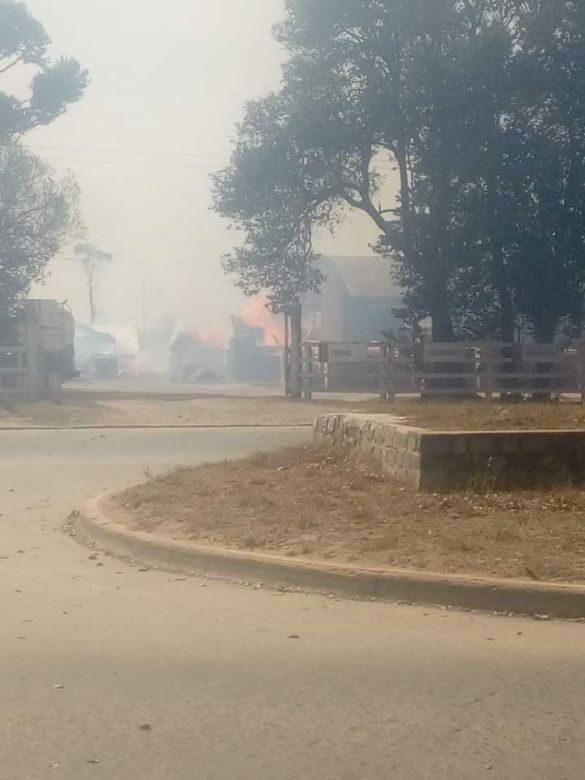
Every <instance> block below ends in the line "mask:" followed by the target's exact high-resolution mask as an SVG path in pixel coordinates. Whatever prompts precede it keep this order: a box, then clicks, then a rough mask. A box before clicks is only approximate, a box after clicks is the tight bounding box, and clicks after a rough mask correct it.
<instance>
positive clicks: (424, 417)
mask: <svg viewBox="0 0 585 780" xmlns="http://www.w3.org/2000/svg"><path fill="white" fill-rule="evenodd" d="M361 410H362V411H364V412H368V413H373V414H391V415H395V416H397V417H399V418H401V419H402V420H404V422H405V423H406V424H409V425H415V426H418V427H421V428H429V429H431V430H436V431H501V430H513V431H518V430H520V431H522V430H526V431H530V430H574V429H577V430H585V406H583V405H582V404H581V403H577V402H570V401H563V402H560V403H548V404H546V403H536V402H530V401H526V402H522V403H517V404H514V403H507V404H500V403H497V402H496V403H488V402H487V401H482V400H477V401H465V402H457V401H443V402H437V401H435V402H431V401H419V402H416V401H400V400H399V401H398V402H397V403H395V404H388V403H383V402H381V401H370V402H368V403H365V404H362V407H361Z"/></svg>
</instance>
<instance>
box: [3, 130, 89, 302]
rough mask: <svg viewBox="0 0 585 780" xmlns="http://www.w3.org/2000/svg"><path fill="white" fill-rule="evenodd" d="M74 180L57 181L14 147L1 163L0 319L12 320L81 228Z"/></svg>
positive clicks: (48, 170)
mask: <svg viewBox="0 0 585 780" xmlns="http://www.w3.org/2000/svg"><path fill="white" fill-rule="evenodd" d="M81 224H82V223H81V217H80V214H79V189H78V186H77V184H76V182H75V180H74V179H72V178H70V177H68V178H65V179H64V180H62V181H59V180H58V179H56V178H55V175H54V172H53V170H52V169H51V168H50V167H49V166H48V165H46V164H45V163H44V162H43V161H42V160H40V159H39V158H38V157H37V156H36V155H34V154H32V153H31V152H29V151H27V150H25V149H22V148H21V147H20V146H18V145H16V144H14V145H12V146H11V147H10V148H9V149H8V150H6V151H5V153H4V154H3V156H2V158H1V162H0V315H2V316H6V315H10V314H13V313H14V311H15V309H16V307H17V305H18V303H19V301H20V300H21V299H22V298H23V297H25V296H26V295H27V294H28V291H29V289H30V286H31V284H32V283H33V282H35V281H38V280H39V279H41V278H42V276H43V273H44V270H45V268H46V266H47V263H48V262H49V261H50V260H51V259H52V258H53V257H54V256H55V254H56V253H57V252H58V250H59V248H60V246H61V244H62V243H63V241H64V240H65V239H66V238H67V237H68V236H69V235H71V234H73V233H75V232H77V231H78V229H79V228H80V226H81Z"/></svg>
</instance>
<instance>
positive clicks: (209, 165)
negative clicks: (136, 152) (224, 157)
mask: <svg viewBox="0 0 585 780" xmlns="http://www.w3.org/2000/svg"><path fill="white" fill-rule="evenodd" d="M46 160H47V162H53V163H67V164H68V165H73V164H75V165H78V164H80V163H81V164H84V163H85V164H89V165H113V166H114V167H119V168H124V167H131V168H136V167H138V168H141V167H142V168H149V167H153V168H180V169H181V170H186V169H191V170H197V169H199V170H204V169H207V170H215V169H216V168H218V167H219V166H220V165H221V163H214V162H201V163H165V162H155V161H154V160H136V162H134V161H130V160H99V159H97V158H89V157H86V158H83V157H77V158H71V157H68V158H67V157H50V156H49V157H47V158H46Z"/></svg>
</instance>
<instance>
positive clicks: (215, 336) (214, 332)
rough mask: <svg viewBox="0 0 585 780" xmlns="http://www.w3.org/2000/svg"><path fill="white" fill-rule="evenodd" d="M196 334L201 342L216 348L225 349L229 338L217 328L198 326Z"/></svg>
mask: <svg viewBox="0 0 585 780" xmlns="http://www.w3.org/2000/svg"><path fill="white" fill-rule="evenodd" d="M197 336H198V337H199V340H200V341H201V342H202V343H203V344H207V346H209V347H216V348H217V349H227V346H228V344H229V340H230V338H229V336H228V334H227V333H226V332H225V331H222V330H220V329H219V328H198V329H197Z"/></svg>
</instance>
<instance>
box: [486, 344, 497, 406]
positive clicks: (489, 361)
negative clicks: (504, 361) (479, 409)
mask: <svg viewBox="0 0 585 780" xmlns="http://www.w3.org/2000/svg"><path fill="white" fill-rule="evenodd" d="M494 356H495V348H494V346H493V344H491V343H490V344H487V345H486V376H485V385H486V398H487V400H488V401H489V402H491V401H493V399H494Z"/></svg>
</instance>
